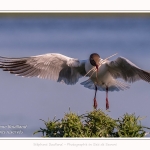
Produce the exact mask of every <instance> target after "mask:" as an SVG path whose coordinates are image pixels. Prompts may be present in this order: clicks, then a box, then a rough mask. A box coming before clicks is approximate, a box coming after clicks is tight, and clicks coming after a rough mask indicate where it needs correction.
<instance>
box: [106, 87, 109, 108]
mask: <svg viewBox="0 0 150 150" xmlns="http://www.w3.org/2000/svg"><path fill="white" fill-rule="evenodd" d="M107 109H109V102H108V87H106V110H107Z"/></svg>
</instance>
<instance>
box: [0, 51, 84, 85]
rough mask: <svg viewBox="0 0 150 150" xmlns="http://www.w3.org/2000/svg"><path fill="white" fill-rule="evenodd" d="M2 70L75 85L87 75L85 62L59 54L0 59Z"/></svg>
mask: <svg viewBox="0 0 150 150" xmlns="http://www.w3.org/2000/svg"><path fill="white" fill-rule="evenodd" d="M0 68H3V70H4V71H9V72H10V73H12V74H16V75H18V76H23V77H38V78H43V79H52V80H56V81H57V82H64V83H66V84H75V83H76V82H77V81H78V80H79V78H80V77H82V76H84V75H85V73H86V72H85V61H80V60H78V59H74V58H70V57H67V56H64V55H61V54H57V53H50V54H45V55H38V56H32V57H22V58H6V57H0Z"/></svg>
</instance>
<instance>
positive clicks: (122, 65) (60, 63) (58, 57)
mask: <svg viewBox="0 0 150 150" xmlns="http://www.w3.org/2000/svg"><path fill="white" fill-rule="evenodd" d="M108 58H109V57H108ZM108 58H106V59H101V58H100V56H99V55H98V54H97V53H93V54H91V55H90V57H89V59H87V60H79V59H75V58H70V57H67V56H64V55H62V54H58V53H49V54H44V55H37V56H31V57H22V58H7V57H0V67H1V68H3V70H4V71H9V72H10V73H12V74H16V75H18V76H23V77H38V78H43V79H46V78H47V79H53V80H56V81H57V82H64V83H65V84H68V85H73V84H75V83H77V82H78V80H79V78H80V77H84V76H86V77H89V79H87V80H86V81H84V82H82V83H81V85H84V87H86V88H89V89H94V90H95V96H94V108H95V109H96V108H97V101H96V93H97V90H100V91H106V109H109V102H108V91H119V90H125V89H128V88H129V86H128V85H127V84H126V83H124V82H121V81H118V80H116V79H117V78H122V79H123V80H124V81H126V82H130V83H132V82H135V81H137V80H140V79H141V80H144V81H146V82H150V73H149V72H147V71H145V70H142V69H140V68H139V67H137V66H136V65H135V64H133V63H132V62H131V61H129V60H128V59H126V58H123V57H118V58H117V59H116V60H114V61H109V60H108Z"/></svg>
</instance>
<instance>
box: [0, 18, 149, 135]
mask: <svg viewBox="0 0 150 150" xmlns="http://www.w3.org/2000/svg"><path fill="white" fill-rule="evenodd" d="M93 52H96V53H99V55H100V56H101V57H102V58H106V57H108V56H110V55H112V54H114V53H118V55H117V56H115V57H113V58H112V59H111V60H114V59H116V58H117V57H118V56H123V57H126V58H128V59H129V60H131V61H132V62H134V63H135V64H136V65H137V66H139V67H141V68H143V69H145V70H149V71H150V18H149V17H137V16H136V17H7V18H6V17H3V18H2V17H1V18H0V56H6V57H26V56H34V55H40V54H45V53H61V54H64V55H66V56H69V57H73V58H79V59H87V58H88V57H89V55H90V54H91V53H93ZM84 80H86V78H82V79H80V80H79V82H78V83H77V84H76V85H74V86H70V85H69V86H68V85H64V84H60V83H57V82H55V81H51V80H42V79H37V78H22V77H17V76H15V75H11V74H9V73H8V72H3V71H2V70H0V126H6V125H14V126H15V125H27V128H26V129H23V130H22V131H23V133H22V134H6V131H7V130H12V129H7V128H2V127H1V128H0V131H5V134H0V137H40V136H42V134H36V135H33V132H34V131H36V130H38V129H39V128H40V127H45V126H44V123H43V122H42V121H41V120H39V119H43V120H45V121H47V120H48V118H49V119H53V118H54V116H56V118H58V119H59V118H62V117H63V116H64V113H65V112H68V111H69V108H70V109H71V111H73V112H75V113H78V114H83V113H85V112H87V111H91V110H92V109H93V106H92V105H93V96H94V91H93V90H89V89H86V88H84V87H83V86H81V85H80V82H82V81H84ZM97 100H98V108H100V109H102V110H104V111H105V92H98V94H97ZM109 101H110V110H109V112H106V113H108V114H109V115H110V116H111V117H113V118H116V119H117V118H118V117H120V116H122V115H123V114H125V113H129V114H132V113H135V114H136V115H137V116H139V115H140V116H141V117H146V118H145V119H143V120H142V124H143V125H144V126H148V127H150V84H148V83H146V82H143V81H139V82H136V83H134V84H132V85H131V88H130V89H129V90H126V91H124V92H112V93H111V92H110V93H109ZM13 130H19V129H13Z"/></svg>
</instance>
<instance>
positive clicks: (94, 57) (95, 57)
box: [89, 53, 100, 71]
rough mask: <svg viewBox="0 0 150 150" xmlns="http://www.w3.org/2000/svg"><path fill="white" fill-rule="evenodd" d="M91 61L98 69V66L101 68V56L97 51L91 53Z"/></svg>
mask: <svg viewBox="0 0 150 150" xmlns="http://www.w3.org/2000/svg"><path fill="white" fill-rule="evenodd" d="M89 60H90V63H91V65H92V66H95V67H96V69H97V71H98V68H99V65H100V56H99V55H98V54H97V53H92V54H91V55H90V58H89Z"/></svg>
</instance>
